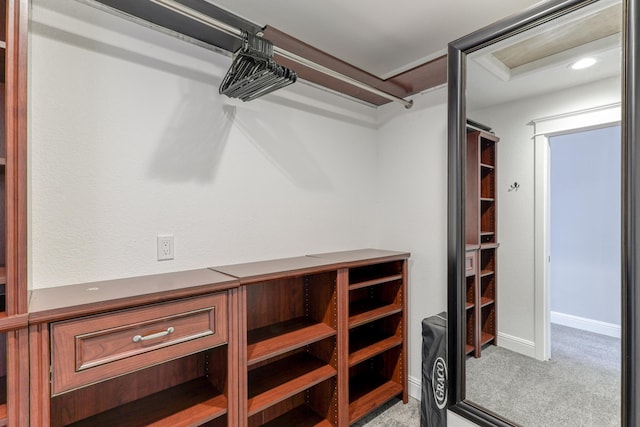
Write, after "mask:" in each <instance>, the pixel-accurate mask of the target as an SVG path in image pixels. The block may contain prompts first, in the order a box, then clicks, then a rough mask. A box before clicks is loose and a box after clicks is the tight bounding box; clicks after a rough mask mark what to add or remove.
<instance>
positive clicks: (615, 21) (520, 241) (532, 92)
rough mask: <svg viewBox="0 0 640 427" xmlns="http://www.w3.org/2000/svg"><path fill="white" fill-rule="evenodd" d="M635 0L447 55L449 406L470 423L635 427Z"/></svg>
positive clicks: (587, 7)
mask: <svg viewBox="0 0 640 427" xmlns="http://www.w3.org/2000/svg"><path fill="white" fill-rule="evenodd" d="M635 3H636V2H634V1H633V0H589V1H585V0H582V1H578V0H571V1H567V0H564V1H549V2H545V3H543V4H541V5H539V6H537V7H534V8H532V9H530V10H528V11H526V12H524V13H523V14H521V15H518V16H514V17H511V18H507V19H506V20H504V21H502V22H499V23H497V24H495V25H492V26H490V27H487V28H485V29H482V30H480V31H478V32H476V33H473V34H471V35H469V36H467V37H464V38H462V39H460V40H457V41H455V42H453V43H451V44H450V46H449V199H448V205H449V241H448V262H449V279H448V280H449V284H448V292H449V303H448V311H449V321H448V363H449V383H450V393H449V404H450V409H451V410H452V411H453V412H455V413H457V414H459V415H462V416H463V417H465V418H467V419H470V420H472V421H474V422H475V423H478V424H480V425H522V426H531V427H538V426H549V425H562V426H625V427H631V426H637V425H640V418H639V416H638V414H637V412H636V401H637V399H638V397H637V395H636V390H637V388H636V384H637V365H638V362H639V361H638V357H637V347H636V345H637V344H636V343H637V340H636V337H637V334H638V333H639V331H640V328H639V327H638V316H636V304H635V301H636V299H637V297H638V295H637V293H636V268H635V266H636V265H638V264H637V262H638V260H637V253H636V250H635V248H636V241H637V240H638V237H637V233H636V225H635V222H636V199H638V200H640V198H636V193H637V192H638V191H639V190H638V182H637V181H638V177H636V172H635V171H636V158H635V157H634V156H637V155H638V154H637V153H636V150H635V148H634V147H635V144H636V137H637V129H636V120H635V116H636V107H635V103H636V94H637V87H636V78H635V73H636V69H635V60H636V50H637V37H638V36H637V34H636V31H637V28H638V27H637V20H638V10H637V5H636V4H635ZM586 58H589V59H588V60H587V59H586ZM589 62H590V63H591V64H589ZM585 63H586V64H587V66H586V67H585Z"/></svg>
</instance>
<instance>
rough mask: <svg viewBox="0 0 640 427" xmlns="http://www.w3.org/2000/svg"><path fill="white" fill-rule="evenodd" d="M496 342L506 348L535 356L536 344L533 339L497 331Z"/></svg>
mask: <svg viewBox="0 0 640 427" xmlns="http://www.w3.org/2000/svg"><path fill="white" fill-rule="evenodd" d="M498 344H499V346H500V347H502V348H506V349H507V350H511V351H515V352H516V353H520V354H524V355H525V356H529V357H532V358H536V344H535V343H534V342H533V341H529V340H525V339H523V338H520V337H515V336H513V335H509V334H505V333H502V332H498Z"/></svg>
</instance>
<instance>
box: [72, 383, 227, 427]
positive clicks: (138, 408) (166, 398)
mask: <svg viewBox="0 0 640 427" xmlns="http://www.w3.org/2000/svg"><path fill="white" fill-rule="evenodd" d="M178 396H188V397H187V401H188V402H189V403H190V405H189V406H188V407H186V408H181V409H178V410H173V411H171V412H170V413H168V414H167V415H166V416H164V417H163V418H161V419H154V418H155V417H153V418H149V419H142V420H140V419H136V415H138V414H152V413H153V410H154V409H161V410H162V408H164V410H165V411H166V412H169V411H168V410H167V408H166V406H172V405H175V404H176V402H178V403H179V402H180V400H179V399H178V400H176V399H177V397H178ZM227 406H228V403H227V397H226V396H224V395H223V394H219V393H218V394H215V390H214V389H213V387H211V386H210V385H209V384H208V383H206V380H204V379H198V380H193V381H190V382H188V383H184V384H180V385H177V386H175V387H172V388H170V389H167V390H163V391H160V392H158V393H155V394H152V395H150V396H147V397H143V398H142V399H140V400H137V401H134V402H130V403H127V404H124V405H122V406H119V407H116V408H114V409H111V410H108V411H105V412H103V413H100V414H96V415H94V416H91V417H89V418H85V419H83V420H79V421H77V422H75V423H73V424H71V425H72V426H77V427H80V426H87V427H89V426H90V427H101V426H113V425H119V426H126V427H129V426H134V425H153V426H156V427H160V426H167V427H188V426H192V425H200V424H202V423H206V422H209V421H212V420H214V419H216V418H219V417H221V416H223V415H225V414H226V413H227Z"/></svg>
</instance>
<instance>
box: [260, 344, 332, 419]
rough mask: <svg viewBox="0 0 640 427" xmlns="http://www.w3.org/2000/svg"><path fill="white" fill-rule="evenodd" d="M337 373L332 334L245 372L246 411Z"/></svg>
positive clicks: (261, 406) (267, 403) (303, 388)
mask: <svg viewBox="0 0 640 427" xmlns="http://www.w3.org/2000/svg"><path fill="white" fill-rule="evenodd" d="M336 375H337V351H336V340H335V338H334V337H332V338H328V339H325V340H323V341H320V342H317V343H313V344H310V345H308V346H305V347H303V348H299V349H297V350H295V351H293V352H290V353H287V354H284V355H281V356H278V357H276V358H274V359H273V360H269V361H268V362H263V363H260V364H258V365H256V366H255V367H254V368H253V369H251V370H250V371H249V373H248V381H247V383H248V396H247V397H248V403H247V408H248V415H249V416H251V415H255V414H256V413H258V412H260V411H263V410H265V409H267V408H269V407H270V406H273V405H275V404H277V403H278V402H281V401H282V400H284V399H286V398H288V397H290V396H292V395H294V394H296V393H300V392H302V391H304V390H306V389H308V388H309V387H311V386H313V385H315V384H318V383H320V382H322V381H325V380H327V379H329V378H333V377H335V376H336Z"/></svg>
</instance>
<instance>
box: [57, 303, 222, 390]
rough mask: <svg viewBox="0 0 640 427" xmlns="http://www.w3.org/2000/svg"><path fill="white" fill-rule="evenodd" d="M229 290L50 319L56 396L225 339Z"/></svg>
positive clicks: (211, 345)
mask: <svg viewBox="0 0 640 427" xmlns="http://www.w3.org/2000/svg"><path fill="white" fill-rule="evenodd" d="M226 341H227V294H226V292H223V293H218V294H213V295H206V296H202V297H196V298H189V299H183V300H178V301H172V302H167V303H159V304H153V305H148V306H144V307H139V308H133V309H129V310H122V311H117V312H113V313H107V314H102V315H96V316H88V317H83V318H79V319H73V320H68V321H62V322H56V323H52V324H51V365H52V380H51V391H52V394H53V395H56V394H60V393H63V392H65V391H69V390H72V389H75V388H78V387H82V386H85V385H88V384H92V383H96V382H99V381H102V380H105V379H108V378H112V377H115V376H118V375H123V374H126V373H129V372H133V371H135V370H139V369H143V368H146V367H149V366H152V365H155V364H158V363H162V362H166V361H168V360H171V359H176V358H178V357H181V356H184V355H187V354H192V353H196V352H198V351H201V350H204V349H207V348H211V347H215V346H217V345H220V344H224V343H225V342H226Z"/></svg>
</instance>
